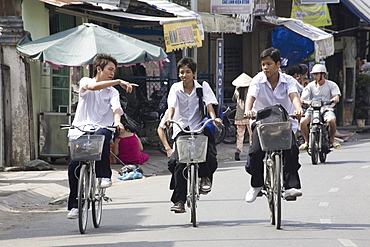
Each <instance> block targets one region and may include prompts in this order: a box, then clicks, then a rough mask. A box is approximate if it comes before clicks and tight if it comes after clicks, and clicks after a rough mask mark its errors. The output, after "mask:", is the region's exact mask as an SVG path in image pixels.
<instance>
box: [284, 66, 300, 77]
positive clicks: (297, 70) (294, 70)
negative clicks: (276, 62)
mask: <svg viewBox="0 0 370 247" xmlns="http://www.w3.org/2000/svg"><path fill="white" fill-rule="evenodd" d="M286 73H287V74H288V75H291V76H293V75H294V74H301V70H300V68H299V67H298V66H291V67H288V68H287V70H286Z"/></svg>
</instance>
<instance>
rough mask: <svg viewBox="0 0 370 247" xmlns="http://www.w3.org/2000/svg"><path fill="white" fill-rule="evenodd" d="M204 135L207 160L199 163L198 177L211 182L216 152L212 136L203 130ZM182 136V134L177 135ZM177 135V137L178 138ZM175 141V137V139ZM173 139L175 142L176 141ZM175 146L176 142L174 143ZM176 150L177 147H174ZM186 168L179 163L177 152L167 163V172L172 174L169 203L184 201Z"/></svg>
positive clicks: (215, 167) (215, 163)
mask: <svg viewBox="0 0 370 247" xmlns="http://www.w3.org/2000/svg"><path fill="white" fill-rule="evenodd" d="M205 134H206V135H207V136H208V147H207V158H206V162H204V163H199V170H198V177H200V178H201V177H208V178H210V179H211V181H212V180H213V173H214V172H215V171H216V169H217V166H218V162H217V158H216V156H217V150H216V144H215V142H214V138H213V135H212V134H210V133H208V132H207V131H206V130H205ZM179 135H182V134H179ZM179 135H178V136H179ZM176 139H177V137H176ZM176 139H175V140H176ZM175 145H176V141H175ZM176 150H177V147H176ZM185 167H186V164H185V163H179V158H178V154H177V152H173V153H172V155H171V157H170V160H169V161H168V170H170V172H171V173H172V176H171V182H170V189H171V190H173V193H172V196H171V201H172V202H173V203H176V202H178V201H183V202H185V201H186V193H187V180H186V178H185V177H184V176H187V172H186V171H184V169H185Z"/></svg>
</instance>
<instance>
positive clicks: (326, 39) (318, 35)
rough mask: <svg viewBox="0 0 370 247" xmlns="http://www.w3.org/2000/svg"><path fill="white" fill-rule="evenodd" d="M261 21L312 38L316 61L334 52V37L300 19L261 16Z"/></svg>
mask: <svg viewBox="0 0 370 247" xmlns="http://www.w3.org/2000/svg"><path fill="white" fill-rule="evenodd" d="M261 21H262V22H265V23H268V24H272V25H275V26H284V27H285V28H287V29H289V30H291V31H293V32H295V33H297V34H299V35H301V36H303V37H306V38H308V39H310V40H312V41H313V42H314V44H315V59H316V60H317V61H318V60H320V59H324V58H326V57H329V56H331V55H333V54H334V37H333V35H331V34H329V33H326V32H324V31H323V30H321V29H319V28H317V27H314V26H312V25H310V24H306V23H304V22H302V21H301V20H297V19H293V18H283V17H276V16H261Z"/></svg>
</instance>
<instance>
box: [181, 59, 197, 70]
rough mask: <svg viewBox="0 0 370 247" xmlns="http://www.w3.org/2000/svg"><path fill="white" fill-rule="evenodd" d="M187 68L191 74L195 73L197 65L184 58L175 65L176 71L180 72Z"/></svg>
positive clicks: (192, 60)
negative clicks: (181, 69)
mask: <svg viewBox="0 0 370 247" xmlns="http://www.w3.org/2000/svg"><path fill="white" fill-rule="evenodd" d="M184 66H187V67H189V68H190V69H191V71H192V72H193V73H195V72H196V71H197V63H196V62H195V60H194V59H193V58H191V57H184V58H182V59H181V60H180V61H179V62H178V63H177V71H179V70H180V68H182V67H184Z"/></svg>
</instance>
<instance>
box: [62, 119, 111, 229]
mask: <svg viewBox="0 0 370 247" xmlns="http://www.w3.org/2000/svg"><path fill="white" fill-rule="evenodd" d="M61 128H62V129H74V128H75V129H78V130H80V131H82V132H83V133H85V135H82V136H80V137H79V138H78V139H70V140H69V149H70V156H71V159H72V160H74V161H79V167H80V174H79V178H78V193H77V201H78V227H79V230H80V233H81V234H84V233H85V232H86V226H87V219H88V211H89V208H90V203H91V210H92V220H93V224H94V227H95V228H98V227H99V226H100V223H101V219H102V210H103V200H104V201H109V200H111V199H110V198H109V197H107V196H106V195H105V190H106V189H105V188H101V187H100V183H101V178H97V177H96V174H95V161H96V160H100V159H101V155H102V150H103V143H104V138H105V137H104V135H93V133H94V132H96V131H97V130H98V129H94V130H89V131H86V130H82V129H80V128H79V127H77V126H71V125H61ZM105 128H114V129H115V128H116V127H115V126H107V127H105Z"/></svg>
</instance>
